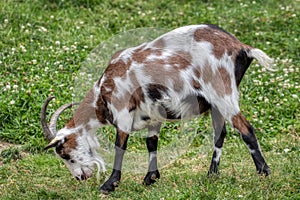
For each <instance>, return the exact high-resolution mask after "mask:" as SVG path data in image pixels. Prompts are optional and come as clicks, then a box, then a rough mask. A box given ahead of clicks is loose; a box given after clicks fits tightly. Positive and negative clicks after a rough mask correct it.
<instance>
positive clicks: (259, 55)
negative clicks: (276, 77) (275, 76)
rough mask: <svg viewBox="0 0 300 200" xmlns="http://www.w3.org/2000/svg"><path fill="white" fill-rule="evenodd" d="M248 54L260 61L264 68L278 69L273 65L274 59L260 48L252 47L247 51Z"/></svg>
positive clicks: (273, 70)
mask: <svg viewBox="0 0 300 200" xmlns="http://www.w3.org/2000/svg"><path fill="white" fill-rule="evenodd" d="M247 56H248V57H250V58H255V59H256V60H257V61H258V63H259V64H260V65H262V66H263V67H264V68H266V69H267V70H269V71H272V72H275V71H277V69H274V68H273V67H272V64H273V63H274V60H273V59H272V58H270V57H269V56H268V55H267V54H266V53H265V52H263V51H262V50H260V49H256V48H253V49H250V50H249V51H247Z"/></svg>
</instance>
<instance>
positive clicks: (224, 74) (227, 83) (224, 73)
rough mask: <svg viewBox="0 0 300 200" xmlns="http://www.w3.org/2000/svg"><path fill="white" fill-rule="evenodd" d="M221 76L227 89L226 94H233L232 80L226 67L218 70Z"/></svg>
mask: <svg viewBox="0 0 300 200" xmlns="http://www.w3.org/2000/svg"><path fill="white" fill-rule="evenodd" d="M218 72H219V75H220V76H221V79H222V83H223V85H224V87H225V94H231V93H232V89H231V79H230V75H229V73H228V71H227V70H226V69H225V68H224V67H220V68H218Z"/></svg>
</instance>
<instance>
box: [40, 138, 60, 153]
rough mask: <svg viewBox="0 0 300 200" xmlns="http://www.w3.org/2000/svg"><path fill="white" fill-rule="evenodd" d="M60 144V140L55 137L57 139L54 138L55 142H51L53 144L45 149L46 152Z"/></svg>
mask: <svg viewBox="0 0 300 200" xmlns="http://www.w3.org/2000/svg"><path fill="white" fill-rule="evenodd" d="M58 143H59V139H58V138H56V137H55V138H54V139H53V140H51V142H50V143H49V144H48V145H47V146H46V147H45V148H44V150H47V149H49V148H52V147H56V146H57V144H58Z"/></svg>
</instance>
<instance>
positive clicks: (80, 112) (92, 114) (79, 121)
mask: <svg viewBox="0 0 300 200" xmlns="http://www.w3.org/2000/svg"><path fill="white" fill-rule="evenodd" d="M93 102H94V91H93V88H92V89H90V91H89V92H88V93H87V95H86V97H85V98H84V100H83V101H82V102H81V103H80V105H79V107H78V109H77V110H76V112H75V114H74V115H73V121H74V122H73V124H74V127H76V126H79V125H86V124H87V123H88V122H89V121H90V119H97V116H96V110H95V108H94V107H93ZM70 124H71V125H72V123H70Z"/></svg>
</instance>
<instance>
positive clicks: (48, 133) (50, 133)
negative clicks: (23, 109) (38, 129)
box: [41, 96, 78, 141]
mask: <svg viewBox="0 0 300 200" xmlns="http://www.w3.org/2000/svg"><path fill="white" fill-rule="evenodd" d="M53 98H54V97H53V96H52V97H48V98H47V99H46V101H45V102H44V105H43V107H42V110H41V124H42V129H43V132H44V134H45V137H46V139H47V140H48V141H52V139H54V138H55V136H56V122H57V119H58V117H59V115H60V114H61V113H62V112H63V111H64V110H65V109H67V108H69V107H72V106H73V105H76V104H78V103H69V104H65V105H63V106H61V107H60V108H59V109H57V111H55V113H54V114H53V115H52V117H51V120H50V125H49V126H48V124H47V122H46V110H47V106H48V104H49V102H50V101H51V100H52V99H53Z"/></svg>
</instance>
